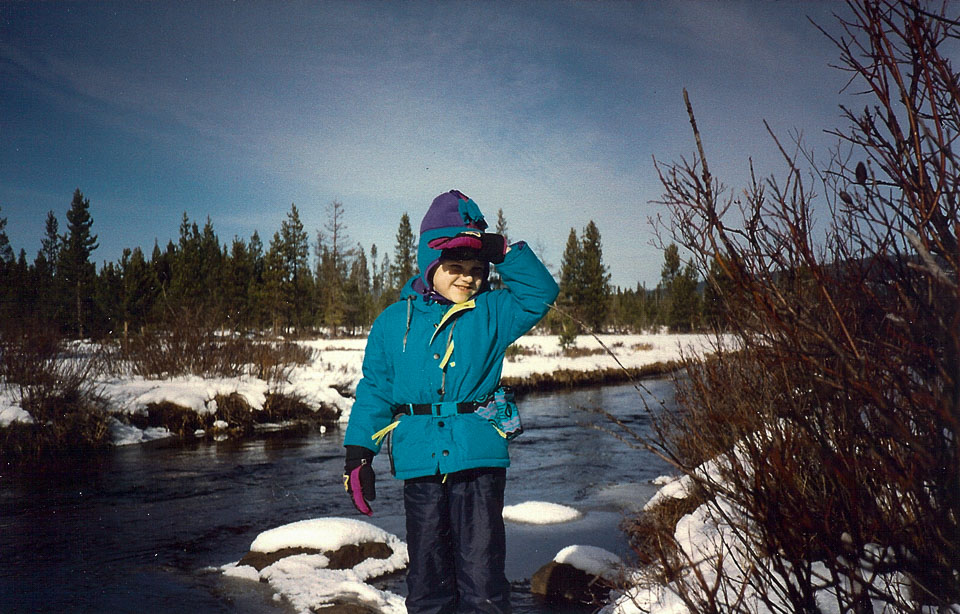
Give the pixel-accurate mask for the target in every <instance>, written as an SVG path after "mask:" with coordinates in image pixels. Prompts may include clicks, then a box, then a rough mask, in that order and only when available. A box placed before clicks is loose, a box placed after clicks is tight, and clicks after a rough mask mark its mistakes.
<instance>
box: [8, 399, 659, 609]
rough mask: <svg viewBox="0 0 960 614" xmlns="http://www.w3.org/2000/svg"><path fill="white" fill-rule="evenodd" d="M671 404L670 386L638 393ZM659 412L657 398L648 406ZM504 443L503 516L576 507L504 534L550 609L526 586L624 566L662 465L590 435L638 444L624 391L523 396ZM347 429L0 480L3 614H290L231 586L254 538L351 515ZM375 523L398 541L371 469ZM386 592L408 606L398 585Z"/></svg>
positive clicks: (59, 466) (165, 450)
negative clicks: (620, 427) (618, 426)
mask: <svg viewBox="0 0 960 614" xmlns="http://www.w3.org/2000/svg"><path fill="white" fill-rule="evenodd" d="M645 384H646V387H647V388H648V389H649V390H650V392H651V393H652V394H653V396H654V397H655V398H657V399H663V400H665V401H666V405H667V407H668V408H669V407H670V405H671V404H672V398H673V389H672V385H671V384H670V382H668V381H665V380H654V381H648V382H646V383H645ZM650 404H651V406H652V407H653V408H654V409H656V408H657V401H650ZM520 407H521V412H522V415H523V420H524V427H525V432H524V434H523V435H522V436H521V437H519V438H518V439H517V440H515V441H514V443H513V444H511V446H512V447H511V458H512V463H513V464H512V466H511V468H510V469H509V470H508V472H507V476H508V483H507V493H506V500H507V504H508V505H510V504H515V503H521V502H524V501H548V502H553V503H560V504H563V505H569V506H572V507H575V508H577V509H578V510H580V511H581V512H583V513H584V516H583V518H582V519H580V520H577V521H574V522H571V523H567V524H561V525H548V526H542V525H521V524H515V523H508V524H507V544H508V553H507V577H508V578H509V579H510V581H511V582H512V583H513V586H514V601H515V611H516V612H518V613H545V612H557V611H558V610H557V608H555V607H548V606H545V605H542V604H540V603H539V602H538V601H537V600H535V599H533V598H532V597H531V596H530V595H529V593H528V590H527V589H528V588H529V579H530V577H531V576H532V574H533V573H534V572H535V571H536V570H537V569H538V568H539V567H541V566H542V565H544V564H546V563H547V562H549V561H550V560H551V559H552V558H553V556H554V555H555V554H556V553H557V552H558V551H559V550H560V549H562V548H563V547H565V546H568V545H571V544H581V545H592V546H600V547H602V548H605V549H607V550H610V551H613V552H615V553H617V554H620V555H621V556H629V551H628V549H627V547H626V543H625V539H624V536H623V534H622V533H621V532H620V530H619V528H618V525H619V523H620V521H621V520H622V519H623V518H624V517H625V516H626V515H628V514H629V513H630V512H631V511H632V510H635V509H637V508H638V507H639V506H642V504H643V503H644V502H645V501H646V500H647V499H648V498H649V497H650V496H651V495H652V494H653V493H654V492H655V490H656V487H655V486H653V485H651V484H650V480H651V479H653V478H655V477H657V476H659V475H663V474H665V473H669V468H668V467H667V466H666V465H665V464H664V463H663V462H662V461H660V460H659V459H657V458H656V457H655V456H653V455H651V454H649V453H646V452H639V451H636V450H633V449H631V448H629V447H628V446H626V445H625V444H623V443H621V442H619V441H617V440H616V439H615V438H614V437H613V436H611V435H610V434H609V433H605V432H603V431H601V430H598V429H596V428H593V427H594V426H597V425H607V424H608V422H607V421H606V419H605V418H603V417H601V416H599V415H597V414H594V413H590V412H589V411H586V410H587V409H589V408H603V409H605V410H607V411H609V412H611V413H613V414H614V415H616V416H618V417H620V418H622V419H624V420H625V421H627V422H628V424H629V425H630V426H631V427H632V428H634V429H635V430H637V431H638V432H640V433H646V432H647V429H648V419H647V416H646V415H645V413H644V409H643V402H642V400H641V396H640V394H639V393H638V392H637V391H636V390H635V389H634V388H633V387H632V386H608V387H601V388H591V389H584V390H577V391H574V392H563V393H549V394H546V393H545V394H530V395H527V396H525V397H524V398H523V399H522V400H521V402H520ZM341 446H342V432H341V431H337V430H333V431H329V432H327V433H325V434H320V433H317V432H302V431H301V432H277V433H270V434H265V435H262V436H259V437H256V438H251V439H245V440H242V441H236V440H227V441H221V442H213V441H193V442H179V441H176V442H174V441H171V440H165V441H163V442H154V443H151V444H144V445H134V446H126V447H122V448H118V449H115V450H112V451H110V452H107V453H103V454H99V455H95V456H91V457H87V458H70V459H68V460H63V461H59V462H56V463H47V464H45V465H44V466H43V467H39V468H37V467H34V468H24V467H18V468H9V467H4V468H0V612H3V613H7V612H10V613H13V612H58V613H60V612H98V613H99V612H104V613H111V614H113V613H120V612H137V613H141V612H151V613H166V612H170V613H176V614H199V613H208V612H236V613H247V612H264V613H266V612H278V613H280V612H289V611H290V609H289V607H288V606H286V605H285V604H284V603H283V602H282V601H277V600H274V599H273V598H272V593H271V591H270V590H269V587H268V586H267V585H265V584H258V583H254V582H248V581H242V580H235V579H233V580H232V579H226V578H224V577H223V576H222V575H221V574H220V573H219V572H218V571H216V568H217V567H219V566H222V565H224V564H226V563H231V562H234V561H237V560H239V559H240V558H241V557H242V556H243V555H244V554H246V552H247V550H248V548H249V546H250V543H251V542H252V541H253V539H254V538H255V537H256V536H257V535H258V534H259V533H260V532H262V531H264V530H267V529H270V528H273V527H276V526H280V525H283V524H287V523H289V522H294V521H297V520H303V519H307V518H318V517H327V516H347V517H353V518H357V517H359V515H358V514H357V513H356V512H355V511H354V510H353V507H352V505H351V504H350V502H349V500H348V499H347V497H346V496H345V494H344V492H343V486H342V484H341V481H340V474H341V473H342V468H343V450H342V447H341ZM374 468H375V470H376V471H377V476H378V483H377V495H378V496H377V500H376V501H375V502H374V504H373V507H374V512H375V515H374V516H373V518H372V519H370V521H371V522H372V523H373V524H376V525H377V526H379V527H381V528H383V529H385V530H387V531H389V532H391V533H394V534H396V535H398V536H399V537H400V538H401V539H403V537H404V534H405V529H404V525H403V502H402V489H401V484H400V483H399V482H397V481H395V480H393V478H391V477H390V475H389V466H388V463H387V462H386V459H384V458H380V457H378V458H377V460H376V462H375V463H374ZM382 587H384V588H386V589H387V590H391V591H394V592H397V593H399V594H403V593H404V585H403V581H402V578H397V579H393V580H391V581H389V582H387V583H386V584H385V585H383V586H382Z"/></svg>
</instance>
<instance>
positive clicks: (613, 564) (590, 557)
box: [553, 545, 623, 580]
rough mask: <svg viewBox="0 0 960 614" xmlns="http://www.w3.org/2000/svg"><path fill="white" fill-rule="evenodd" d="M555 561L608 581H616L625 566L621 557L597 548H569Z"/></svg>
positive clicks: (558, 555)
mask: <svg viewBox="0 0 960 614" xmlns="http://www.w3.org/2000/svg"><path fill="white" fill-rule="evenodd" d="M553 560H554V561H556V562H557V563H566V564H567V565H570V566H572V567H576V568H577V569H579V570H581V571H584V572H586V573H588V574H590V575H592V576H598V577H601V578H604V579H607V580H614V579H616V578H617V576H618V574H619V571H620V569H621V567H622V566H623V561H622V560H620V557H619V556H617V555H616V554H614V553H612V552H610V551H609V550H604V549H603V548H599V547H597V546H576V545H575V546H567V547H566V548H564V549H563V550H561V551H560V552H558V553H557V555H556V556H555V557H553Z"/></svg>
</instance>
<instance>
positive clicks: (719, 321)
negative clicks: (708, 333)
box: [703, 256, 733, 331]
mask: <svg viewBox="0 0 960 614" xmlns="http://www.w3.org/2000/svg"><path fill="white" fill-rule="evenodd" d="M708 275H709V277H708V279H707V283H706V286H705V288H704V290H703V320H704V324H705V325H706V326H709V327H710V328H712V329H714V330H718V331H719V330H724V329H726V328H727V306H726V300H727V297H729V296H730V294H731V292H730V291H729V288H730V287H731V285H732V283H733V282H732V281H731V280H730V278H729V277H728V276H727V274H726V273H725V272H724V269H723V266H722V264H721V262H720V260H719V258H718V257H717V256H714V257H713V259H712V260H711V261H710V271H709V273H708Z"/></svg>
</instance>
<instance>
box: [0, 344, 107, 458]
mask: <svg viewBox="0 0 960 614" xmlns="http://www.w3.org/2000/svg"><path fill="white" fill-rule="evenodd" d="M101 369H102V357H101V355H100V353H99V352H98V351H96V350H94V349H91V348H86V347H83V346H79V345H76V344H70V343H68V342H67V341H66V340H64V339H63V338H62V337H61V336H60V335H59V333H57V332H56V331H53V330H48V329H44V328H42V327H29V328H13V327H8V328H6V329H5V330H3V334H2V335H0V382H2V385H3V386H5V387H7V388H11V389H13V390H14V391H15V392H16V396H17V397H18V398H19V399H20V405H21V407H23V409H25V410H26V411H27V412H29V413H30V415H31V417H32V418H33V420H34V423H33V424H13V425H10V426H8V427H6V428H4V429H0V431H3V434H2V440H0V453H2V454H4V455H7V456H12V457H23V456H30V455H44V454H48V453H51V452H57V451H61V452H64V451H72V450H85V449H90V448H99V447H104V446H106V445H107V443H108V435H109V431H108V428H107V417H106V413H105V411H104V408H103V401H102V399H101V397H100V394H99V392H98V390H97V388H96V385H95V381H96V378H97V376H98V374H99V373H100V371H101Z"/></svg>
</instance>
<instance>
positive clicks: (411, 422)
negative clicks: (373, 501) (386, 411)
mask: <svg viewBox="0 0 960 614" xmlns="http://www.w3.org/2000/svg"><path fill="white" fill-rule="evenodd" d="M391 436H392V438H393V439H392V442H391V446H390V456H391V463H390V466H391V469H392V470H393V474H394V475H399V476H404V475H409V474H411V473H418V474H422V475H431V474H433V473H435V472H436V467H437V459H436V457H435V456H434V449H435V447H436V442H435V441H434V437H433V436H432V432H431V428H430V420H429V419H423V418H420V417H417V416H406V417H403V418H400V423H399V424H398V425H397V427H396V428H395V429H393V432H392V433H391Z"/></svg>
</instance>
